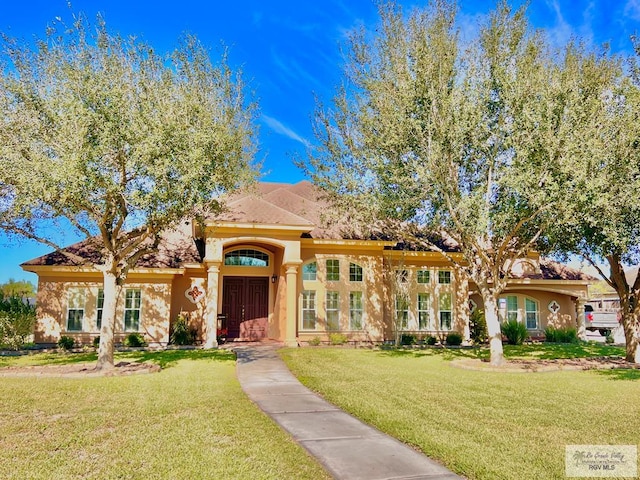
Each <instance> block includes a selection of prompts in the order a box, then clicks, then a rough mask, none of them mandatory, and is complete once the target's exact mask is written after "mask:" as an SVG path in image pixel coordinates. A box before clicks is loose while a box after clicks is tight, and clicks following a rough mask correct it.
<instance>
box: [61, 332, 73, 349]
mask: <svg viewBox="0 0 640 480" xmlns="http://www.w3.org/2000/svg"><path fill="white" fill-rule="evenodd" d="M75 343H76V341H75V340H74V339H73V338H72V337H67V336H66V335H62V336H61V337H60V339H59V340H58V347H60V348H62V349H63V350H66V351H69V350H71V349H72V348H73V345H74V344H75Z"/></svg>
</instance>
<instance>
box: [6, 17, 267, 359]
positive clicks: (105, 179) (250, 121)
mask: <svg viewBox="0 0 640 480" xmlns="http://www.w3.org/2000/svg"><path fill="white" fill-rule="evenodd" d="M2 48H3V56H2V60H1V61H2V64H1V68H2V76H1V78H0V112H1V114H0V122H1V125H0V162H1V163H0V194H1V197H0V198H1V199H2V200H1V202H0V228H3V229H5V230H6V231H8V232H12V233H15V234H19V235H23V236H26V237H28V238H32V239H35V240H38V241H40V242H43V243H45V244H47V245H50V246H52V247H54V248H58V245H57V244H56V243H55V241H54V239H53V238H51V237H50V236H48V235H47V233H46V230H45V228H46V227H47V226H49V227H50V225H51V221H58V220H60V219H64V220H65V221H66V222H68V223H69V224H70V225H71V227H72V228H74V229H75V230H76V231H77V232H79V233H81V234H82V235H84V236H86V237H87V238H94V236H95V238H96V240H97V244H98V245H99V246H100V247H101V251H102V259H101V261H99V262H95V263H94V267H95V268H96V269H98V270H100V271H101V272H102V274H103V278H104V309H103V320H102V328H101V332H100V348H99V355H98V363H97V368H98V369H103V368H111V367H113V332H114V326H115V314H116V299H117V296H118V294H119V292H120V289H121V288H122V285H123V284H124V282H125V281H126V278H127V274H128V272H129V270H130V269H131V268H133V267H135V265H136V263H137V261H138V260H139V259H140V258H141V257H143V256H144V255H146V254H150V253H152V252H154V251H155V250H156V248H157V246H158V243H159V242H160V240H161V238H162V234H163V232H165V231H167V230H169V229H171V228H174V227H175V226H176V225H177V224H178V223H179V222H180V221H181V220H183V219H185V218H194V217H195V218H197V217H198V215H199V214H201V213H202V212H204V211H209V212H213V213H215V212H216V211H219V210H220V208H221V207H222V204H221V200H220V196H221V195H222V194H224V193H226V192H231V191H234V190H236V189H237V188H239V187H240V186H241V185H243V184H245V183H247V182H249V181H251V180H253V179H254V177H255V175H256V171H255V167H254V165H253V164H252V158H253V153H254V149H255V148H254V135H255V131H254V120H255V105H254V104H253V103H249V102H247V100H246V99H245V95H244V85H243V82H242V79H241V75H240V74H239V73H234V72H233V71H232V70H231V68H230V67H229V66H228V65H227V60H226V54H224V55H223V56H222V58H221V60H220V61H219V63H217V64H215V65H214V64H213V63H212V62H211V59H210V57H209V54H208V52H207V51H206V50H205V48H204V47H203V46H202V45H201V44H200V43H199V42H198V41H197V39H195V38H194V37H186V38H185V39H184V40H183V41H182V42H181V44H180V46H179V47H178V48H177V49H176V50H175V51H173V52H172V53H171V54H169V55H168V56H166V57H164V56H161V55H159V54H158V53H156V52H155V51H154V50H153V48H152V47H151V46H149V45H147V44H145V43H143V42H140V41H138V40H137V39H135V38H122V37H120V36H119V35H115V34H112V33H110V32H109V31H108V30H107V28H106V25H105V23H104V22H103V21H102V20H101V19H100V18H98V22H97V26H95V27H93V26H91V25H90V24H89V22H87V21H86V19H85V18H83V17H79V18H75V21H74V23H73V25H72V26H70V27H67V26H65V25H58V26H57V27H54V28H50V29H49V30H48V32H47V36H46V37H45V38H43V39H40V40H38V41H37V42H36V46H35V47H34V48H30V47H29V45H28V44H27V43H26V42H20V41H18V40H15V39H12V38H9V37H7V36H4V37H3V39H2ZM73 260H74V261H77V262H79V263H83V262H86V260H84V259H83V258H74V259H73ZM214 328H215V327H214Z"/></svg>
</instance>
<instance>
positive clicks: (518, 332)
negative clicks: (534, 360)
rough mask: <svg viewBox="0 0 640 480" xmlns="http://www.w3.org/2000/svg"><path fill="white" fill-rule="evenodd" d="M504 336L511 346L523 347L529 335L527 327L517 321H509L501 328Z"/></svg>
mask: <svg viewBox="0 0 640 480" xmlns="http://www.w3.org/2000/svg"><path fill="white" fill-rule="evenodd" d="M500 330H501V331H502V334H503V335H504V336H505V337H507V342H508V343H509V344H510V345H522V342H524V341H525V339H526V338H527V336H528V335H529V333H528V332H527V327H526V326H525V325H524V324H523V323H520V322H519V321H517V320H509V321H508V322H505V323H503V324H502V325H501V326H500Z"/></svg>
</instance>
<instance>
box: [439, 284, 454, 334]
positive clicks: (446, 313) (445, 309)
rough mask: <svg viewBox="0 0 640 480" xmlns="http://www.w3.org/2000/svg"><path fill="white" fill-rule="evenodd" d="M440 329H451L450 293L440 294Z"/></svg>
mask: <svg viewBox="0 0 640 480" xmlns="http://www.w3.org/2000/svg"><path fill="white" fill-rule="evenodd" d="M439 306H440V330H451V294H450V293H441V294H440V305H439Z"/></svg>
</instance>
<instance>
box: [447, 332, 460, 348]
mask: <svg viewBox="0 0 640 480" xmlns="http://www.w3.org/2000/svg"><path fill="white" fill-rule="evenodd" d="M462 340H463V339H462V335H460V334H459V333H458V332H451V333H449V334H447V340H446V341H447V345H453V346H458V345H462Z"/></svg>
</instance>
